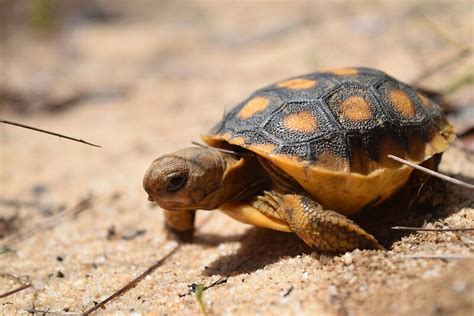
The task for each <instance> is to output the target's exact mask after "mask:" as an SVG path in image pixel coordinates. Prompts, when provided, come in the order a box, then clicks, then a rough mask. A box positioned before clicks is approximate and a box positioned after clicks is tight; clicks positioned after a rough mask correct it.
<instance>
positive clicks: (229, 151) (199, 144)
mask: <svg viewBox="0 0 474 316" xmlns="http://www.w3.org/2000/svg"><path fill="white" fill-rule="evenodd" d="M191 144H193V145H196V146H199V147H202V148H210V149H213V150H217V151H220V152H223V153H226V154H231V155H234V156H239V157H241V156H253V155H254V154H253V153H251V152H243V151H239V152H237V151H233V150H227V149H223V148H218V147H210V146H207V145H204V144H201V143H198V142H194V141H192V142H191Z"/></svg>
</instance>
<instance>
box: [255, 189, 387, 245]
mask: <svg viewBox="0 0 474 316" xmlns="http://www.w3.org/2000/svg"><path fill="white" fill-rule="evenodd" d="M252 205H253V206H254V207H256V208H258V210H259V211H261V212H262V213H264V214H265V215H268V216H272V217H276V218H282V219H284V220H286V221H287V222H288V224H289V225H290V227H291V228H292V229H293V231H294V232H295V233H296V234H297V235H298V236H299V237H300V238H301V239H303V241H304V242H306V243H307V244H308V245H309V246H311V247H313V248H315V249H318V250H322V251H329V252H343V251H350V250H353V249H356V248H369V249H384V248H383V247H382V246H381V245H380V244H379V243H378V242H377V240H376V239H375V238H374V237H373V236H372V235H371V234H369V233H367V232H366V231H364V230H363V229H362V228H361V227H360V226H359V225H357V224H356V223H354V222H353V221H351V220H350V219H348V218H347V217H346V216H344V215H342V214H339V213H337V212H334V211H331V210H325V209H323V207H322V205H321V204H319V203H318V202H316V201H314V200H312V199H311V198H309V197H307V196H306V195H303V194H280V193H276V192H265V195H263V196H260V197H258V198H257V200H256V201H255V202H254V203H253V204H252ZM262 205H265V207H262Z"/></svg>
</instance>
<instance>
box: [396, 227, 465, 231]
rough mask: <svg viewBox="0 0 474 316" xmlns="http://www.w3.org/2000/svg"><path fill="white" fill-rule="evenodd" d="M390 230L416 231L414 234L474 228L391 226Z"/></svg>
mask: <svg viewBox="0 0 474 316" xmlns="http://www.w3.org/2000/svg"><path fill="white" fill-rule="evenodd" d="M390 229H394V230H409V231H416V232H465V231H474V227H468V228H422V227H409V226H393V227H391V228H390Z"/></svg>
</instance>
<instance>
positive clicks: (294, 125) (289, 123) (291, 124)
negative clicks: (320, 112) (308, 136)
mask: <svg viewBox="0 0 474 316" xmlns="http://www.w3.org/2000/svg"><path fill="white" fill-rule="evenodd" d="M283 125H284V126H285V127H286V128H287V129H289V130H291V131H296V132H302V133H311V132H314V131H315V130H316V129H317V128H318V124H317V122H316V119H315V118H314V116H313V114H311V113H310V112H308V111H304V112H296V113H292V114H290V115H288V116H287V117H285V119H284V121H283Z"/></svg>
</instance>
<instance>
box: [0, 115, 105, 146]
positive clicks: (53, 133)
mask: <svg viewBox="0 0 474 316" xmlns="http://www.w3.org/2000/svg"><path fill="white" fill-rule="evenodd" d="M0 123H4V124H9V125H14V126H18V127H23V128H26V129H31V130H33V131H37V132H41V133H45V134H49V135H54V136H57V137H61V138H66V139H69V140H73V141H75V142H79V143H83V144H86V145H89V146H93V147H98V148H102V147H101V146H99V145H96V144H92V143H89V142H87V141H85V140H82V139H79V138H74V137H70V136H66V135H63V134H58V133H55V132H50V131H47V130H44V129H41V128H36V127H33V126H28V125H24V124H20V123H15V122H12V121H8V120H2V119H0Z"/></svg>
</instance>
